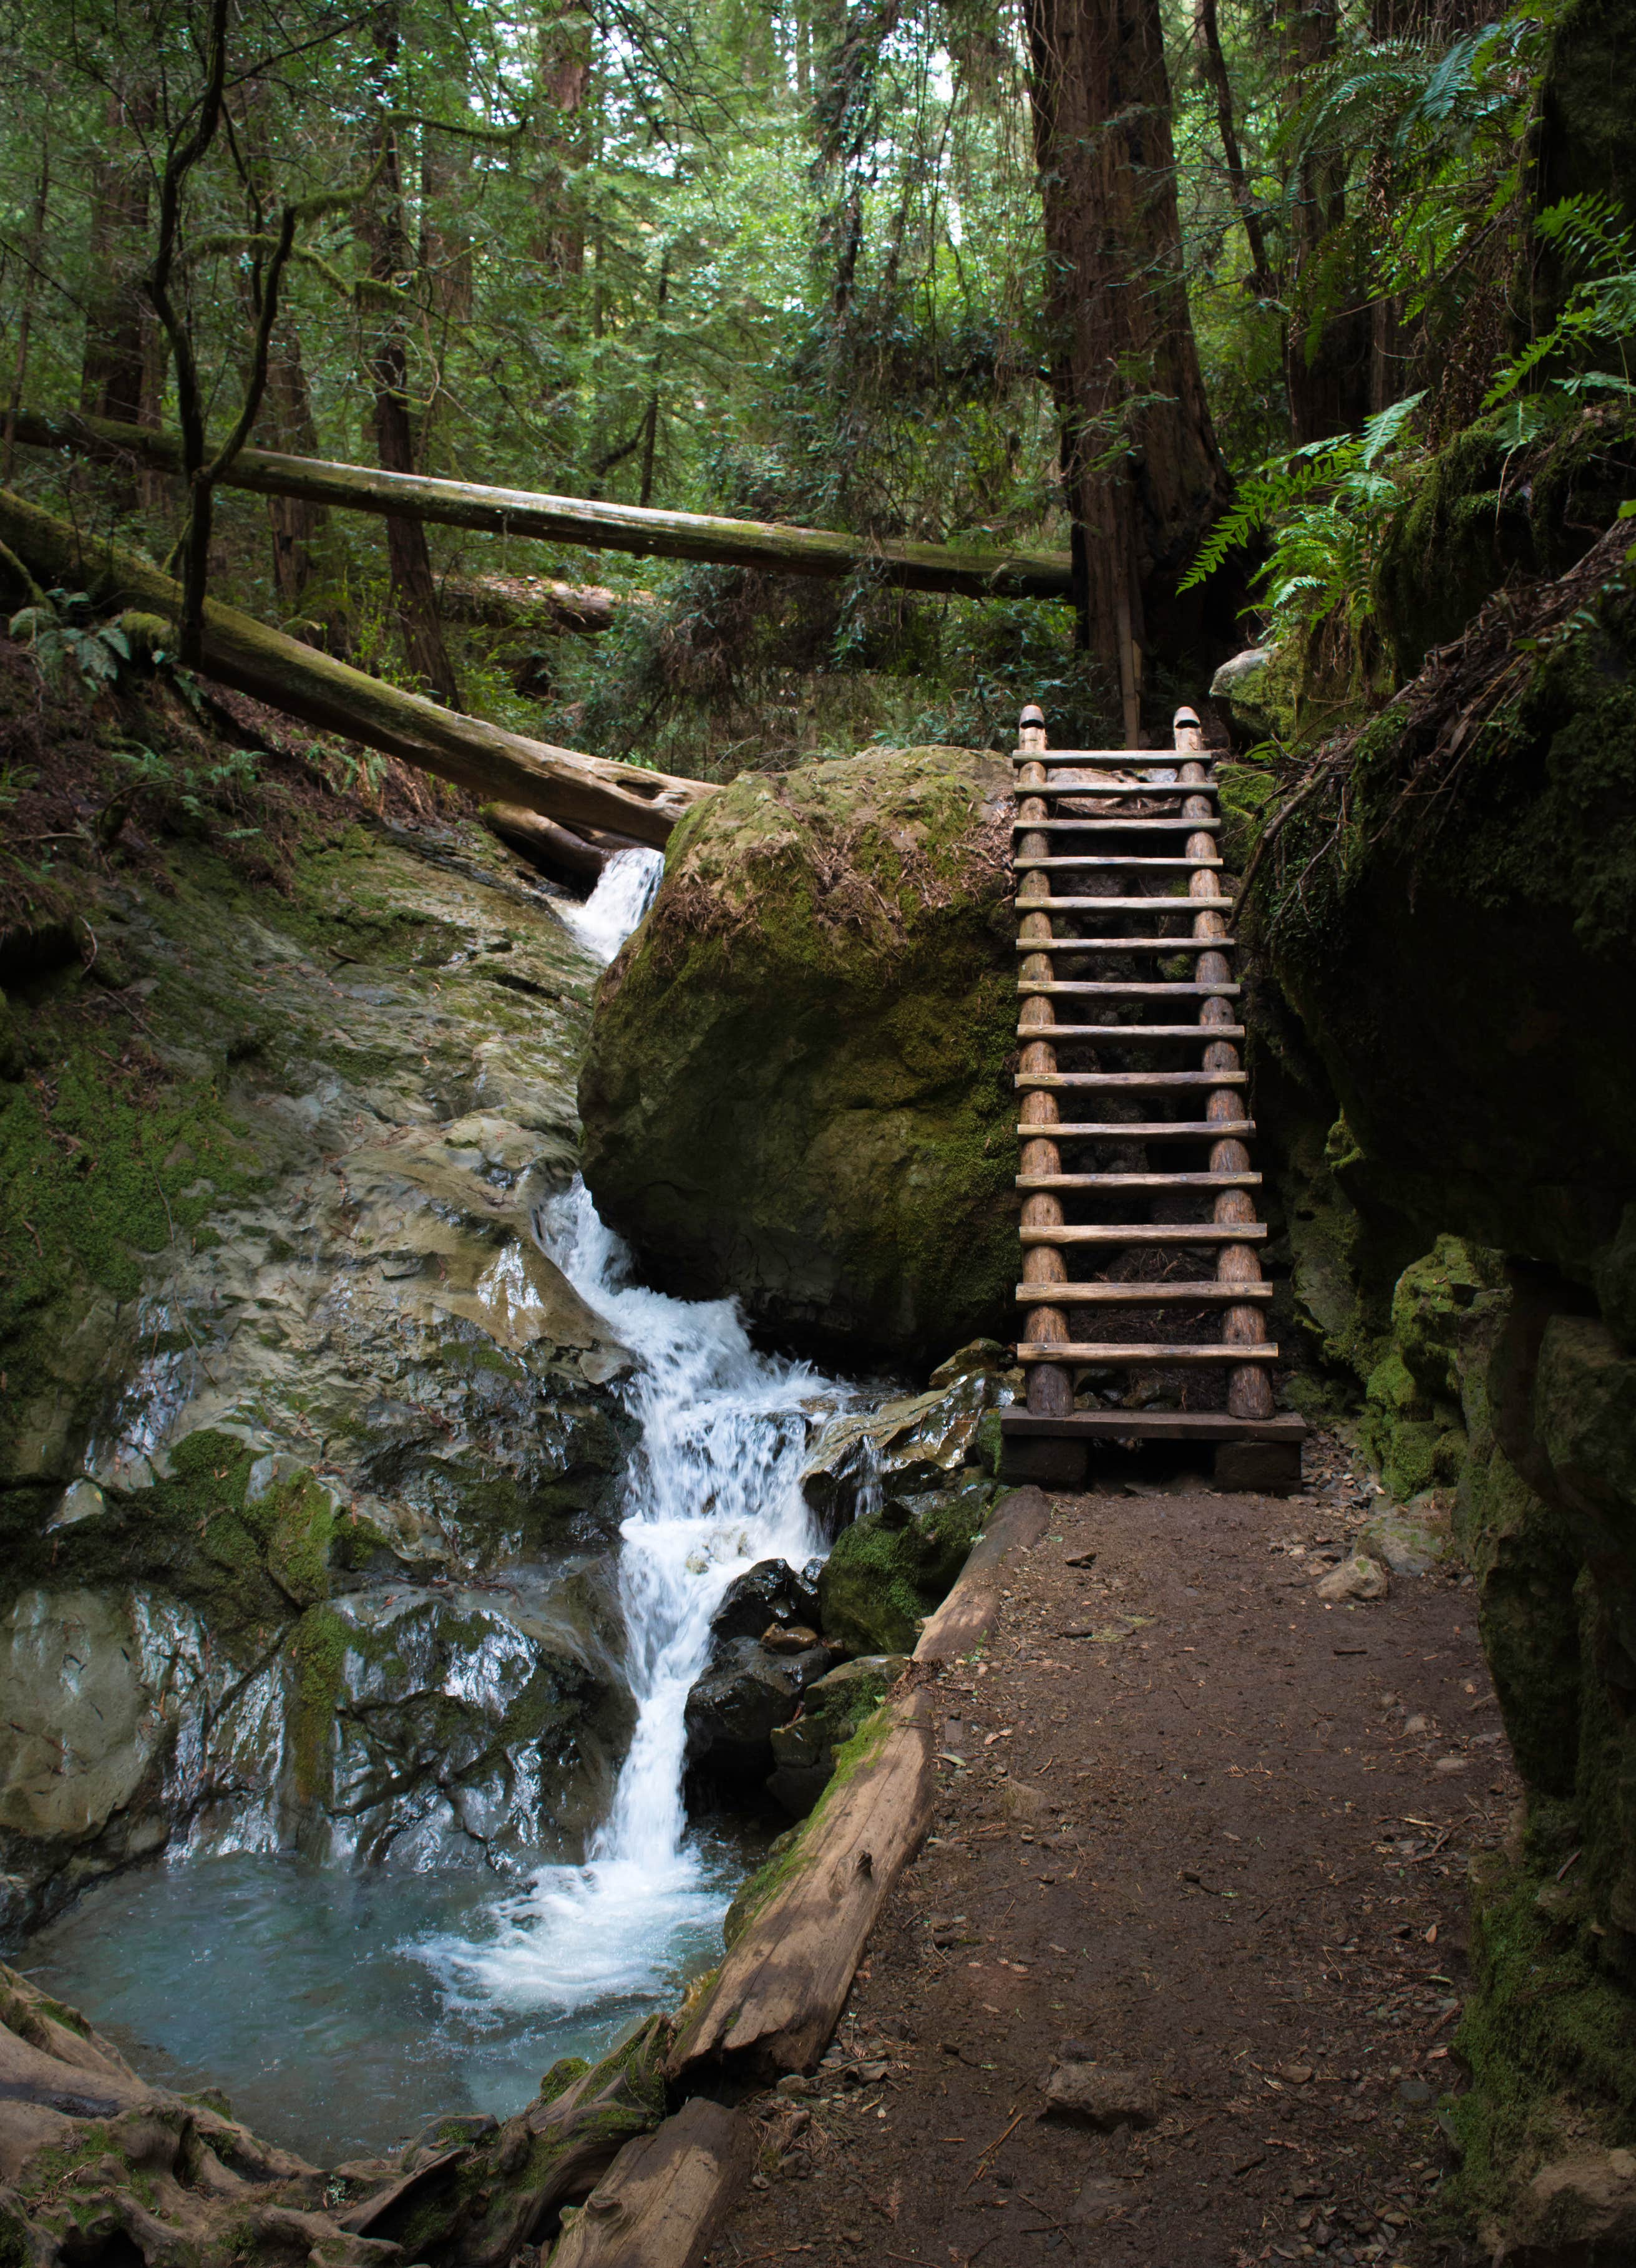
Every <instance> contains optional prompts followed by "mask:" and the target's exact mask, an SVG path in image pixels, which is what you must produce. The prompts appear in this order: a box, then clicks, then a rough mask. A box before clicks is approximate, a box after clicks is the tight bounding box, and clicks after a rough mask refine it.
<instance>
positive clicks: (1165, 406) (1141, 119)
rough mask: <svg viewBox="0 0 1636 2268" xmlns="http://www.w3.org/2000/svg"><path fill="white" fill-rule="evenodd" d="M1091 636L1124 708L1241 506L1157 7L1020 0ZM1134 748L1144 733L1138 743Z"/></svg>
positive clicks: (1187, 610)
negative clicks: (1196, 566)
mask: <svg viewBox="0 0 1636 2268" xmlns="http://www.w3.org/2000/svg"><path fill="white" fill-rule="evenodd" d="M1025 18H1026V24H1027V30H1028V50H1029V69H1030V93H1031V97H1032V102H1033V112H1034V138H1035V157H1036V159H1037V162H1038V166H1039V174H1040V184H1041V190H1042V195H1043V203H1044V216H1045V246H1046V272H1047V284H1046V313H1047V318H1048V320H1049V323H1050V331H1051V356H1052V375H1053V382H1054V385H1055V388H1056V393H1057V398H1058V409H1059V412H1060V415H1061V416H1062V420H1063V426H1064V473H1065V487H1066V490H1067V494H1068V498H1069V503H1070V508H1071V510H1072V517H1073V520H1074V523H1075V531H1076V536H1075V563H1076V568H1077V571H1078V574H1077V581H1078V585H1079V587H1078V590H1077V593H1076V595H1077V597H1078V598H1079V600H1080V608H1081V622H1082V630H1083V636H1084V638H1085V641H1086V643H1087V645H1088V647H1089V649H1090V651H1091V652H1092V653H1093V654H1094V655H1095V656H1096V657H1097V659H1099V660H1101V661H1102V663H1103V664H1104V665H1105V666H1106V667H1107V669H1108V671H1109V677H1110V679H1112V680H1114V681H1116V682H1118V683H1119V684H1120V686H1121V688H1122V689H1123V691H1124V706H1125V710H1126V713H1127V718H1128V716H1129V713H1130V708H1131V694H1132V691H1133V690H1139V667H1140V658H1141V656H1142V654H1143V653H1144V652H1156V653H1166V654H1168V653H1176V654H1178V655H1179V654H1180V653H1181V652H1183V651H1184V650H1185V649H1187V648H1188V647H1190V646H1191V645H1193V644H1195V642H1196V640H1197V638H1198V635H1199V627H1198V626H1199V615H1198V608H1197V604H1196V603H1194V602H1191V601H1183V600H1178V599H1177V596H1176V588H1175V586H1176V584H1177V583H1178V581H1179V580H1180V578H1181V577H1182V575H1183V573H1184V572H1185V571H1186V569H1187V567H1188V565H1189V563H1190V561H1191V559H1192V556H1193V554H1194V552H1195V550H1196V549H1197V548H1198V540H1199V538H1200V537H1201V536H1202V534H1204V532H1205V529H1206V528H1207V527H1209V525H1210V523H1211V521H1212V519H1215V518H1216V517H1217V515H1218V514H1219V513H1220V512H1221V510H1222V509H1223V508H1224V506H1225V504H1226V503H1227V497H1228V495H1229V492H1230V483H1229V481H1228V478H1227V468H1226V467H1225V465H1224V464H1223V462H1222V460H1221V454H1220V450H1219V449H1218V448H1217V446H1216V439H1215V434H1214V431H1213V430H1212V425H1211V420H1210V410H1209V406H1208V404H1207V402H1206V401H1205V387H1204V379H1203V375H1202V372H1200V369H1199V364H1198V347H1197V344H1196V342H1195V341H1194V337H1193V328H1192V321H1191V318H1190V314H1189V312H1188V306H1187V294H1186V289H1185V286H1184V284H1183V276H1182V229H1181V217H1180V213H1179V211H1178V209H1177V203H1176V184H1175V149H1174V145H1173V143H1172V138H1171V128H1170V82H1169V76H1168V71H1167V69H1166V65H1165V53H1164V33H1163V27H1162V24H1161V16H1160V7H1159V0H1025ZM1131 737H1132V740H1133V738H1134V736H1131Z"/></svg>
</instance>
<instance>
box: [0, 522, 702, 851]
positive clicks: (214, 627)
mask: <svg viewBox="0 0 1636 2268" xmlns="http://www.w3.org/2000/svg"><path fill="white" fill-rule="evenodd" d="M0 543H4V545H5V546H6V547H8V548H9V549H11V551H12V552H14V553H15V554H16V556H17V557H18V559H19V560H20V561H21V562H22V563H23V564H24V566H25V567H26V569H27V570H28V571H29V572H30V573H31V574H32V575H33V577H34V579H35V580H36V581H37V582H39V583H41V584H42V585H45V586H46V588H48V589H52V588H55V587H59V586H66V587H67V588H69V589H70V590H83V591H85V592H86V593H89V594H90V595H91V596H92V598H93V599H95V600H97V601H98V602H99V604H102V605H123V606H125V607H126V608H131V609H135V610H139V611H142V612H145V613H150V614H152V615H158V617H159V618H160V619H161V622H163V623H164V624H166V625H170V624H173V623H174V622H177V621H178V620H179V618H180V615H181V585H180V584H179V583H176V582H173V580H172V579H171V578H170V577H169V576H168V575H166V574H162V573H161V572H160V571H159V570H158V568H157V567H152V566H150V565H149V564H148V563H147V561H145V560H144V559H139V558H137V557H136V555H135V553H133V552H129V551H126V550H122V549H119V548H118V547H116V546H115V545H113V544H110V543H105V542H100V541H98V540H97V539H96V538H95V537H94V536H92V535H89V534H82V532H81V531H80V530H79V529H77V528H76V527H70V525H69V523H68V522H67V521H66V520H62V519H56V518H55V516H54V515H53V514H52V513H50V512H42V511H41V509H40V507H39V505H38V504H28V503H26V502H25V501H24V499H23V498H22V497H18V496H15V495H13V494H12V493H11V491H10V490H0ZM201 666H202V668H203V674H205V675H206V676H207V677H212V678H214V679H216V680H217V681H218V682H219V683H220V684H223V685H227V686H231V687H232V689H234V690H235V691H236V692H240V693H248V694H250V695H251V696H253V697H254V699H255V700H257V701H264V702H266V703H267V705H268V706H269V708H270V709H277V710H280V711H283V713H284V715H286V716H290V717H298V718H302V720H303V721H304V722H305V723H306V724H309V725H318V726H320V727H321V729H322V730H324V731H326V732H331V733H341V734H343V735H344V737H345V738H346V739H348V740H358V741H361V742H362V743H363V745H364V746H365V747H368V748H379V749H380V750H381V752H382V753H383V754H384V755H389V756H398V757H401V758H402V761H403V762H405V763H408V764H413V765H415V766H416V768H417V770H421V771H428V772H433V773H435V774H436V775H437V776H438V778H440V779H447V780H453V782H454V783H455V784H456V785H457V786H460V787H464V788H470V789H472V790H473V791H474V792H475V793H476V794H478V795H480V796H483V797H484V798H488V799H492V800H494V801H496V802H499V803H506V804H515V805H520V806H523V807H524V808H525V809H527V810H529V811H538V812H543V813H545V814H547V815H548V816H549V817H550V818H553V819H556V820H561V821H569V822H571V823H572V824H575V825H579V826H593V827H607V828H615V829H617V830H618V831H619V832H620V833H621V834H623V835H629V836H635V837H636V839H637V841H638V842H640V843H651V844H653V845H655V846H657V847H660V848H662V847H663V845H664V843H665V842H666V840H667V837H668V836H669V834H670V830H671V828H673V827H674V825H675V823H676V821H677V820H679V819H680V818H682V816H683V814H685V813H686V812H688V811H689V810H690V809H691V808H692V806H694V805H695V804H696V803H699V802H701V801H703V800H704V798H705V797H706V796H710V795H714V794H715V793H716V792H717V791H716V789H715V788H714V787H713V786H712V785H711V784H709V783H708V782H706V781H704V780H688V779H676V778H673V777H671V776H670V775H669V774H668V773H667V772H649V771H644V770H641V769H640V768H639V767H638V766H637V765H635V764H617V763H611V762H608V760H607V759H606V758H604V757H601V756H590V755H581V754H580V753H579V752H578V750H577V749H573V748H557V747H551V746H550V745H549V742H546V741H543V740H525V739H524V737H523V736H522V734H521V733H507V732H505V731H503V730H502V729H501V727H500V726H499V725H489V724H485V723H484V722H483V720H482V718H476V717H464V716H461V714H460V712H459V711H456V710H453V709H443V708H439V707H438V703H436V702H435V701H428V700H425V699H424V698H423V697H422V696H421V695H419V694H416V693H405V692H402V690H400V689H399V688H398V687H396V686H394V685H387V684H386V683H385V682H384V681H382V680H381V679H380V678H378V677H368V676H365V674H364V672H363V671H362V670H361V669H352V668H350V667H349V666H348V665H347V664H346V663H345V662H343V661H336V660H335V659H334V657H333V656H332V655H330V654H327V653H321V652H319V651H318V650H317V648H316V647H314V646H310V645H303V644H301V643H300V641H299V640H298V639H297V638H292V637H285V636H284V632H283V631H282V630H269V629H268V628H267V627H266V626H265V624H263V623H262V622H256V621H255V620H254V618H253V617H252V616H251V615H247V614H243V613H241V612H240V609H239V608H237V607H228V606H224V605H223V604H222V603H221V602H220V601H219V600H215V599H211V600H207V601H206V603H205V609H204V645H203V659H202V664H201Z"/></svg>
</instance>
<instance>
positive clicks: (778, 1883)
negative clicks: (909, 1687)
mask: <svg viewBox="0 0 1636 2268" xmlns="http://www.w3.org/2000/svg"><path fill="white" fill-rule="evenodd" d="M894 1723H895V1711H894V1710H893V1709H892V1708H891V1706H890V1705H889V1704H883V1705H881V1707H879V1708H877V1709H875V1710H873V1711H872V1712H871V1713H870V1715H869V1716H867V1717H866V1719H864V1722H863V1723H862V1724H861V1725H860V1726H859V1728H858V1730H857V1731H856V1732H855V1733H854V1734H853V1735H852V1737H851V1740H850V1741H847V1742H845V1743H844V1745H843V1746H842V1747H840V1748H839V1749H836V1752H835V1769H834V1771H832V1772H831V1774H830V1776H829V1786H827V1787H826V1788H825V1789H824V1792H823V1793H822V1795H821V1796H820V1797H819V1799H818V1800H817V1802H816V1803H815V1804H814V1806H813V1808H812V1810H811V1811H810V1812H809V1813H808V1814H807V1817H806V1818H805V1819H804V1820H803V1821H802V1823H801V1824H800V1826H799V1827H796V1828H792V1829H791V1830H789V1831H788V1833H787V1834H785V1835H781V1836H779V1837H778V1838H777V1843H776V1844H775V1845H774V1846H773V1855H772V1856H771V1857H770V1859H768V1860H767V1862H766V1864H765V1865H764V1866H762V1867H758V1868H757V1869H756V1871H755V1874H752V1875H751V1876H750V1878H749V1880H748V1882H746V1883H745V1885H744V1887H743V1889H741V1891H740V1892H739V1894H738V1896H737V1897H735V1898H734V1899H733V1909H732V1922H733V1933H732V1936H731V1937H730V1938H729V1939H728V1943H729V1944H735V1943H736V1942H737V1940H739V1939H740V1938H741V1936H742V1935H743V1934H744V1932H745V1931H746V1930H747V1929H748V1927H749V1926H750V1924H751V1922H752V1921H754V1919H755V1916H756V1915H757V1914H758V1913H759V1912H760V1911H761V1910H762V1908H763V1906H764V1905H766V1904H767V1903H768V1901H769V1900H770V1898H771V1897H772V1896H774V1894H775V1893H776V1892H777V1891H778V1890H780V1889H783V1887H784V1885H785V1883H786V1882H788V1881H792V1879H793V1878H794V1876H795V1875H797V1874H799V1873H800V1870H801V1868H802V1867H804V1866H805V1865H806V1863H807V1859H808V1858H809V1857H810V1856H811V1854H812V1852H814V1850H815V1849H816V1848H817V1838H818V1836H819V1834H820V1832H821V1823H822V1821H823V1820H824V1819H825V1818H826V1817H827V1816H828V1815H829V1811H830V1810H831V1809H832V1808H833V1807H834V1805H835V1804H836V1802H837V1801H838V1800H839V1799H840V1795H841V1793H842V1790H843V1789H844V1788H845V1787H846V1786H847V1785H848V1783H849V1782H850V1781H851V1780H854V1779H856V1778H857V1777H858V1775H859V1772H860V1771H862V1770H863V1769H864V1767H865V1765H866V1764H869V1763H870V1762H871V1761H872V1760H873V1758H874V1757H875V1756H879V1754H880V1752H881V1749H882V1747H883V1746H884V1745H885V1742H886V1738H887V1735H888V1733H890V1731H891V1730H892V1727H893V1724H894Z"/></svg>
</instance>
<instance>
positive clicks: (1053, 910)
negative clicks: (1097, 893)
mask: <svg viewBox="0 0 1636 2268" xmlns="http://www.w3.org/2000/svg"><path fill="white" fill-rule="evenodd" d="M1237 902H1238V901H1237V899H1236V898H1224V897H1221V896H1220V895H1215V896H1212V897H1208V898H1173V897H1168V896H1166V897H1152V898H1013V900H1012V905H1013V909H1014V910H1015V911H1016V912H1018V913H1019V914H1168V913H1178V914H1230V913H1231V912H1232V911H1233V909H1234V906H1235V905H1236V904H1237ZM1219 941H1220V940H1212V942H1219ZM1029 942H1030V940H1029V939H1027V938H1019V939H1018V943H1019V944H1021V945H1025V946H1026V945H1028V943H1029Z"/></svg>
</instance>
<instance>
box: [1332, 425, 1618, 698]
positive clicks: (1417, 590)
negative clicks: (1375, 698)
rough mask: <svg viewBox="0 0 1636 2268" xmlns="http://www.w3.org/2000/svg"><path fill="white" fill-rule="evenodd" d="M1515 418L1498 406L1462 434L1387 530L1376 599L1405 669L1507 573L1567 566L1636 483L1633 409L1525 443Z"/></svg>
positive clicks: (1405, 672)
mask: <svg viewBox="0 0 1636 2268" xmlns="http://www.w3.org/2000/svg"><path fill="white" fill-rule="evenodd" d="M1633 481H1636V412H1632V410H1630V409H1628V408H1625V407H1624V406H1621V405H1614V406H1612V407H1607V408H1601V409H1594V410H1591V411H1588V412H1587V413H1585V414H1583V415H1581V416H1574V417H1573V418H1571V419H1569V420H1568V421H1567V422H1566V423H1565V424H1564V425H1563V427H1562V428H1561V429H1560V431H1558V432H1557V433H1555V434H1553V435H1552V436H1551V437H1550V438H1549V439H1548V440H1546V441H1544V442H1543V443H1541V444H1538V445H1537V446H1534V447H1533V448H1530V449H1529V450H1528V451H1526V452H1523V453H1519V452H1518V450H1517V448H1516V446H1515V443H1514V440H1512V439H1511V438H1509V436H1508V433H1507V413H1506V412H1504V411H1497V412H1495V413H1494V415H1492V416H1489V417H1482V418H1478V419H1477V420H1476V421H1475V423H1472V424H1470V425H1468V426H1466V427H1464V428H1463V430H1462V431H1460V432H1458V433H1457V434H1455V437H1454V438H1453V439H1452V440H1451V441H1449V442H1448V445H1447V446H1445V447H1444V448H1443V449H1441V450H1440V451H1439V453H1437V455H1436V456H1434V457H1433V459H1432V460H1431V462H1430V463H1429V465H1428V466H1427V467H1426V469H1425V471H1424V472H1423V473H1421V474H1420V475H1419V478H1418V480H1417V482H1416V484H1415V488H1414V491H1413V494H1412V497H1411V500H1410V503H1409V505H1408V508H1407V510H1406V511H1405V512H1404V513H1403V515H1402V516H1401V518H1400V519H1399V520H1398V522H1397V524H1396V527H1394V529H1393V530H1392V531H1391V533H1390V534H1389V536H1388V537H1387V540H1386V542H1385V544H1384V547H1383V549H1382V557H1381V564H1380V567H1379V569H1378V571H1377V575H1376V590H1375V602H1376V608H1377V611H1378V613H1379V615H1380V617H1381V620H1382V627H1383V629H1384V630H1385V633H1386V636H1387V637H1388V639H1389V643H1390V644H1391V647H1392V650H1393V654H1394V659H1395V661H1396V667H1397V670H1398V674H1399V676H1400V678H1401V677H1407V676H1409V675H1411V674H1412V673H1413V672H1414V671H1415V670H1416V669H1418V668H1419V666H1420V662H1421V660H1422V659H1423V658H1424V656H1425V655H1426V652H1428V651H1429V650H1430V649H1431V648H1432V647H1433V646H1435V645H1442V644H1447V643H1448V640H1449V639H1451V638H1455V637H1458V636H1459V634H1460V632H1461V631H1462V630H1463V629H1464V628H1465V626H1466V624H1467V622H1470V619H1471V617H1472V615H1475V614H1476V613H1477V612H1478V608H1480V607H1481V606H1482V605H1483V603H1484V601H1485V600H1486V599H1487V598H1488V597H1489V596H1490V595H1491V594H1492V593H1493V592H1495V591H1497V590H1498V589H1499V588H1500V585H1501V584H1502V583H1503V582H1504V581H1505V580H1506V579H1507V576H1510V575H1518V574H1524V575H1559V574H1561V573H1563V572H1564V571H1565V570H1566V568H1568V567H1569V566H1571V565H1572V564H1573V561H1574V560H1576V559H1577V558H1578V557H1579V556H1581V553H1582V552H1583V550H1584V549H1585V541H1586V537H1587V534H1588V532H1589V531H1590V530H1592V529H1597V528H1602V527H1606V526H1607V525H1608V523H1609V522H1610V520H1612V519H1614V518H1615V517H1616V516H1617V514H1618V508H1619V505H1620V504H1622V503H1623V502H1624V500H1625V497H1627V496H1628V495H1629V494H1630V493H1631V488H1632V482H1633Z"/></svg>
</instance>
